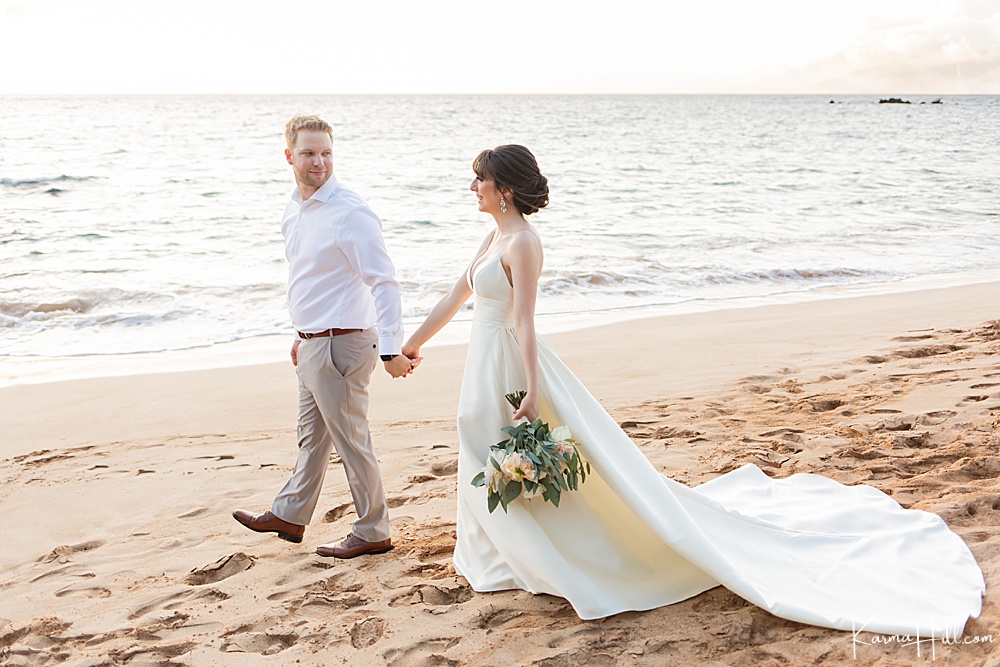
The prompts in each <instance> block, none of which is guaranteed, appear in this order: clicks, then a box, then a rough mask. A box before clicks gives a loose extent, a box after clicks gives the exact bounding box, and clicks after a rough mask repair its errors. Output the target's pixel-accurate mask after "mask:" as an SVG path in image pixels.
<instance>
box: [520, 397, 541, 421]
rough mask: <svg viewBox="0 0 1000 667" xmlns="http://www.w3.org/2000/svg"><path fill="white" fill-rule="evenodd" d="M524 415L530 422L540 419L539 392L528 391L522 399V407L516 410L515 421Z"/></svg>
mask: <svg viewBox="0 0 1000 667" xmlns="http://www.w3.org/2000/svg"><path fill="white" fill-rule="evenodd" d="M522 417H524V418H525V419H527V420H528V421H529V422H533V421H535V420H536V419H538V394H537V393H528V394H525V396H524V398H522V399H521V407H519V408H518V409H517V410H514V421H517V420H518V419H520V418H522Z"/></svg>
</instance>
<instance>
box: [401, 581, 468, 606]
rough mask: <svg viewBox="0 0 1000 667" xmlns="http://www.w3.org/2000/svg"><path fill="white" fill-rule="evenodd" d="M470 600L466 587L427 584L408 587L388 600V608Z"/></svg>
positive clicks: (449, 603) (447, 603) (456, 602)
mask: <svg viewBox="0 0 1000 667" xmlns="http://www.w3.org/2000/svg"><path fill="white" fill-rule="evenodd" d="M471 599H472V589H471V588H470V587H468V586H463V585H461V584H460V585H457V586H453V587H450V588H449V587H447V586H437V585H433V584H427V585H423V586H412V587H410V588H409V589H407V590H406V591H405V592H403V593H401V594H400V595H397V596H396V597H394V598H392V599H391V600H389V606H390V607H404V606H408V605H415V604H427V605H433V606H441V605H454V604H461V603H463V602H467V601H468V600H471Z"/></svg>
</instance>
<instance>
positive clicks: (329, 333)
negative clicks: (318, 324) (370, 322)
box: [295, 329, 362, 340]
mask: <svg viewBox="0 0 1000 667" xmlns="http://www.w3.org/2000/svg"><path fill="white" fill-rule="evenodd" d="M355 331H362V329H327V330H326V331H320V332H319V333H302V332H301V331H296V332H295V333H297V334H298V335H299V338H301V339H302V340H308V339H310V338H329V337H330V336H341V335H343V334H349V333H354V332H355Z"/></svg>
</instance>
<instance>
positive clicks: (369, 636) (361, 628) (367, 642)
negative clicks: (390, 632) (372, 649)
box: [350, 616, 385, 648]
mask: <svg viewBox="0 0 1000 667" xmlns="http://www.w3.org/2000/svg"><path fill="white" fill-rule="evenodd" d="M350 634H351V646H353V647H354V648H367V647H369V646H371V645H372V644H374V643H375V642H377V641H378V640H379V639H381V638H382V635H383V634H385V621H384V620H383V619H381V618H379V617H378V616H371V617H369V618H366V619H365V620H363V621H358V622H357V623H355V624H354V627H353V628H351V632H350Z"/></svg>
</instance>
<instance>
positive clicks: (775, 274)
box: [703, 268, 884, 285]
mask: <svg viewBox="0 0 1000 667" xmlns="http://www.w3.org/2000/svg"><path fill="white" fill-rule="evenodd" d="M878 277H884V274H882V273H881V272H876V271H864V270H861V269H850V268H839V269H771V270H769V271H745V272H742V273H723V274H719V273H714V274H709V275H707V276H705V277H704V278H703V281H704V282H705V283H707V284H709V285H731V284H734V283H783V282H788V281H831V280H835V281H841V280H843V279H855V278H878Z"/></svg>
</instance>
